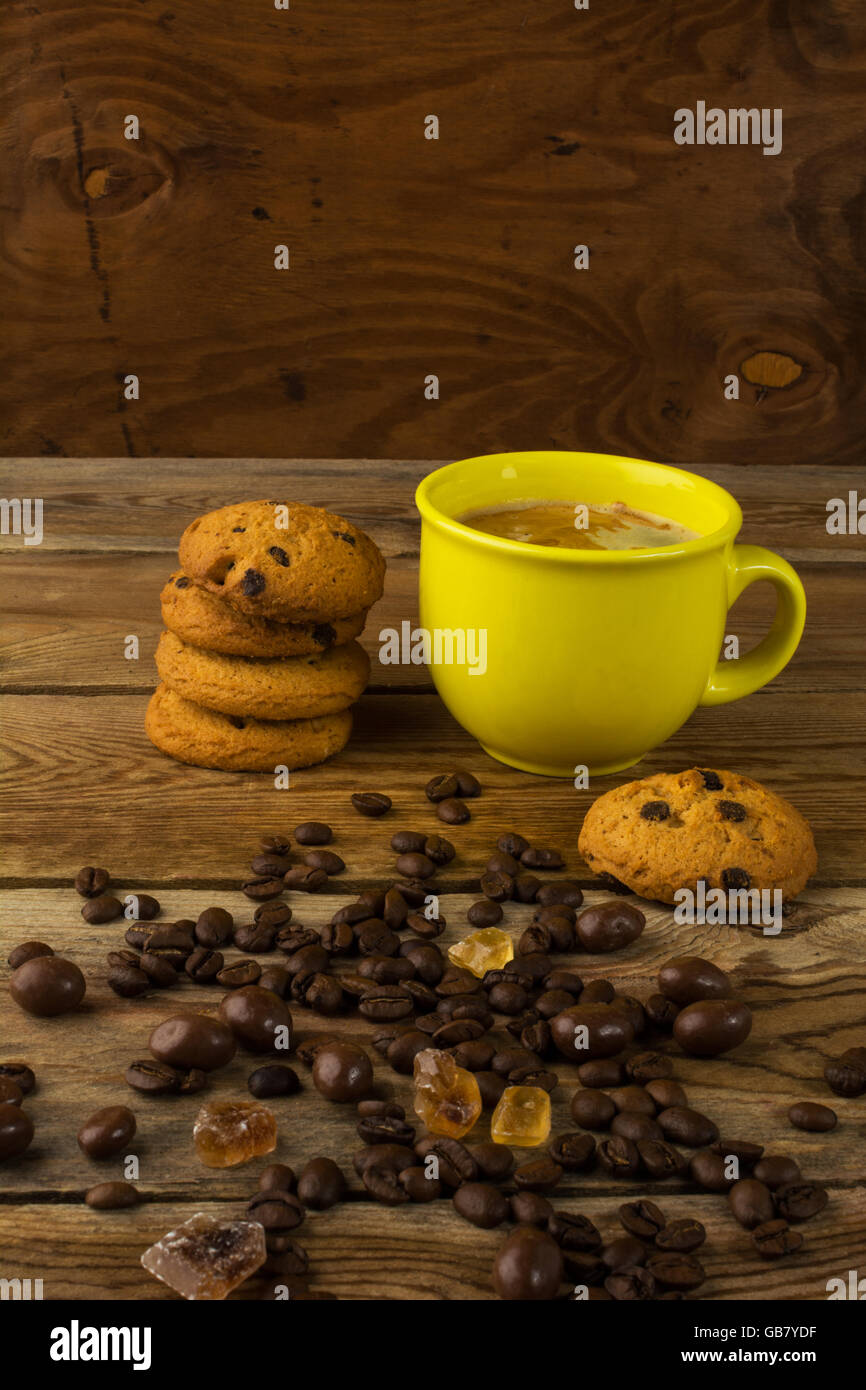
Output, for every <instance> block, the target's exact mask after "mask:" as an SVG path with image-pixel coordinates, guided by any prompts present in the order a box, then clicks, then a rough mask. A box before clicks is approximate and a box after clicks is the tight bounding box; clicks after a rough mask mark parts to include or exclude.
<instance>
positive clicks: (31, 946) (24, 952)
mask: <svg viewBox="0 0 866 1390" xmlns="http://www.w3.org/2000/svg"><path fill="white" fill-rule="evenodd" d="M53 955H54V951H53V950H52V948H51V947H50V946H46V945H45V942H44V941H22V942H21V945H20V946H13V947H12V950H11V951H10V952H9V965H10V968H11V969H12V970H17V969H18V967H19V965H24V963H25V962H26V961H28V960H36V958H37V957H38V956H53Z"/></svg>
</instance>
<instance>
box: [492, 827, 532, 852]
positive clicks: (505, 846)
mask: <svg viewBox="0 0 866 1390" xmlns="http://www.w3.org/2000/svg"><path fill="white" fill-rule="evenodd" d="M496 848H497V849H498V850H501V852H502V853H503V854H511V855H513V856H514V858H515V859H519V858H520V856H521V854H522V853H523V851H524V850H526V849H529V841H528V840H525V839H524V838H523V836H522V835H518V834H517V832H516V831H515V830H506V831H504V832H503V833H502V834H501V835H500V836H499V839H498V840H497V841H496Z"/></svg>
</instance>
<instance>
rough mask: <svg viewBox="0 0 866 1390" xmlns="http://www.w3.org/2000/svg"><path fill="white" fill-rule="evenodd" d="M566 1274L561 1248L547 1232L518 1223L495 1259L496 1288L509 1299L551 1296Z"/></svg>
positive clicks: (552, 1296)
mask: <svg viewBox="0 0 866 1390" xmlns="http://www.w3.org/2000/svg"><path fill="white" fill-rule="evenodd" d="M562 1277H563V1260H562V1251H561V1250H560V1248H559V1246H558V1245H557V1243H556V1241H555V1240H554V1239H553V1238H552V1236H549V1235H548V1234H547V1232H546V1231H540V1230H537V1229H536V1227H535V1226H519V1227H518V1229H517V1230H516V1231H513V1232H512V1233H511V1235H510V1236H509V1237H508V1239H507V1240H506V1241H505V1244H504V1245H502V1246H500V1248H499V1250H498V1252H497V1254H496V1258H495V1260H494V1262H493V1287H494V1289H495V1290H496V1292H497V1293H498V1295H499V1297H500V1298H504V1299H508V1300H510V1301H520V1302H525V1301H528V1300H539V1299H552V1298H555V1297H556V1295H557V1293H558V1292H559V1286H560V1284H561V1282H562Z"/></svg>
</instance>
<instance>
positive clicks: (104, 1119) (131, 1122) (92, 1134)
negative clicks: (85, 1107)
mask: <svg viewBox="0 0 866 1390" xmlns="http://www.w3.org/2000/svg"><path fill="white" fill-rule="evenodd" d="M134 1134H135V1116H134V1115H133V1113H132V1111H131V1110H129V1109H128V1108H127V1107H126V1106H125V1105H107V1106H106V1107H105V1108H104V1109H102V1110H97V1111H96V1112H95V1114H93V1115H91V1116H90V1118H89V1119H88V1120H85V1122H84V1124H83V1125H82V1126H81V1128H80V1130H79V1131H78V1147H79V1148H80V1149H81V1151H82V1153H86V1154H87V1157H88V1158H112V1157H113V1155H114V1154H119V1153H123V1151H124V1149H126V1148H127V1147H128V1145H129V1144H130V1143H131V1142H132V1138H133V1136H134Z"/></svg>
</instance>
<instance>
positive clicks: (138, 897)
mask: <svg viewBox="0 0 866 1390" xmlns="http://www.w3.org/2000/svg"><path fill="white" fill-rule="evenodd" d="M126 903H127V905H128V906H129V905H130V904H131V906H132V907H133V908H134V916H135V917H137V918H138V919H139V920H140V921H142V922H152V921H153V919H154V917H158V916H159V913H160V910H161V909H160V904H159V902H158V900H157V899H156V898H153V897H151V895H150V893H130V894H129V896H128V897H127V898H126Z"/></svg>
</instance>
